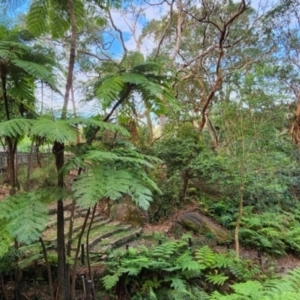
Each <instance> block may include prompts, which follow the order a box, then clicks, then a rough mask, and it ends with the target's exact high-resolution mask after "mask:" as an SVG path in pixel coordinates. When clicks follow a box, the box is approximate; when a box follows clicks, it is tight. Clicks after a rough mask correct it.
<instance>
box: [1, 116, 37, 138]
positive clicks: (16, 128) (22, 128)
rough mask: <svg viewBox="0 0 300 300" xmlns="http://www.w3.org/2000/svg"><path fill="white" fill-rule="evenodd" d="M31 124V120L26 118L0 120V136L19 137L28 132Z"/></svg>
mask: <svg viewBox="0 0 300 300" xmlns="http://www.w3.org/2000/svg"><path fill="white" fill-rule="evenodd" d="M31 126H32V121H31V120H27V119H13V120H8V121H4V122H0V136H3V137H19V136H23V135H24V134H26V133H28V132H29V130H30V128H31Z"/></svg>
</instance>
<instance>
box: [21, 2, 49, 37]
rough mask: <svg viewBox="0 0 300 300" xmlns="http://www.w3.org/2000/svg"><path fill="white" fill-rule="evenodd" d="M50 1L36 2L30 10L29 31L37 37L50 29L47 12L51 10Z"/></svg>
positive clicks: (28, 15) (27, 19) (27, 18)
mask: <svg viewBox="0 0 300 300" xmlns="http://www.w3.org/2000/svg"><path fill="white" fill-rule="evenodd" d="M49 4H50V3H49V1H47V0H40V1H34V2H33V3H32V4H31V5H30V8H29V11H28V14H27V16H26V21H27V27H28V30H29V31H30V32H31V33H33V34H34V35H36V36H39V35H41V34H42V33H43V32H46V31H47V29H48V22H47V20H48V18H47V10H48V8H49Z"/></svg>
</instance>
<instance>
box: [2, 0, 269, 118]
mask: <svg viewBox="0 0 300 300" xmlns="http://www.w3.org/2000/svg"><path fill="white" fill-rule="evenodd" d="M149 1H151V3H163V4H160V5H149V4H146V3H145V2H144V1H142V0H134V4H135V5H134V7H133V8H134V9H135V10H134V9H133V10H132V9H130V7H129V6H127V7H124V8H126V10H127V14H124V13H122V12H120V11H117V10H113V11H112V12H111V14H112V18H113V21H114V24H115V26H116V27H117V28H119V29H120V30H121V31H122V33H123V38H124V41H125V45H126V47H127V49H128V50H138V47H137V43H136V39H135V37H134V35H135V36H136V37H137V38H138V37H139V36H140V35H141V33H142V30H143V28H144V26H145V25H146V24H147V23H148V22H150V21H151V20H158V19H160V18H161V17H162V16H163V15H165V14H166V13H167V12H168V9H169V6H168V5H167V4H166V2H161V1H154V0H149ZM29 2H30V1H29V0H15V1H14V2H13V6H12V7H11V8H10V10H9V11H8V13H7V15H6V17H7V18H8V19H11V18H15V19H17V18H18V15H19V14H23V13H25V12H26V11H27V10H28V7H29ZM267 2H268V1H266V0H252V3H251V4H252V5H253V6H254V7H256V8H259V7H263V6H265V5H266V4H267ZM127 3H128V2H127ZM268 3H269V4H271V2H270V1H269V2H268ZM127 5H129V4H127ZM137 9H138V10H137ZM137 12H139V13H141V15H140V16H139V18H138V19H136V14H137ZM105 35H107V36H106V37H107V38H108V37H109V34H108V33H107V34H104V36H105ZM117 36H118V35H117ZM153 48H154V40H153V39H151V38H147V40H146V41H144V42H143V44H142V45H141V47H140V49H139V50H140V51H141V52H142V53H143V54H144V55H148V54H149V53H150V52H151V50H152V49H153ZM108 53H109V55H111V56H112V57H113V58H116V59H119V58H121V57H122V53H123V50H122V45H121V42H120V41H118V39H115V40H114V42H113V44H112V47H111V48H110V50H109V51H108ZM76 75H77V76H76V77H77V78H78V77H80V76H81V79H82V80H83V79H85V78H84V75H83V74H81V75H80V74H76ZM61 90H62V91H63V90H64V84H62V86H61ZM40 96H41V90H38V97H39V98H40ZM61 98H62V96H58V95H55V94H54V93H52V92H50V91H47V90H46V89H45V90H44V100H43V101H44V106H45V107H49V108H52V109H54V110H56V109H58V108H60V107H61V106H62V105H61V104H62V99H61ZM75 98H76V100H77V101H76V102H77V106H78V109H79V110H81V111H82V110H86V114H88V113H94V112H95V107H93V106H94V104H91V105H87V104H82V103H80V99H81V98H82V95H81V94H80V93H79V92H78V91H77V90H76V91H75ZM69 107H71V103H70V105H69ZM88 111H89V112H88Z"/></svg>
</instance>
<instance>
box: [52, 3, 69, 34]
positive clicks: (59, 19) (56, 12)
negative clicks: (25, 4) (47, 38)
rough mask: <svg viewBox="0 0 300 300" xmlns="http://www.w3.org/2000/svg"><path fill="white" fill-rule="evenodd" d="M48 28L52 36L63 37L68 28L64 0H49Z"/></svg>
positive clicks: (67, 15) (67, 16)
mask: <svg viewBox="0 0 300 300" xmlns="http://www.w3.org/2000/svg"><path fill="white" fill-rule="evenodd" d="M48 19H49V29H50V32H51V35H52V36H53V37H54V38H59V37H63V35H64V33H65V32H66V31H67V30H68V29H69V28H70V18H69V14H68V7H67V2H66V1H60V2H59V1H53V0H52V1H51V5H50V6H49V9H48Z"/></svg>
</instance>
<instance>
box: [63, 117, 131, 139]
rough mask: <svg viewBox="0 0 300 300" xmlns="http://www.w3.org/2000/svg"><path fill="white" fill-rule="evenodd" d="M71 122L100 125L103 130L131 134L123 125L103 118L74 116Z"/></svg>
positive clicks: (93, 125) (92, 125)
mask: <svg viewBox="0 0 300 300" xmlns="http://www.w3.org/2000/svg"><path fill="white" fill-rule="evenodd" d="M69 123H70V124H81V125H83V126H89V127H94V128H96V127H98V128H100V129H102V130H108V131H111V132H119V133H120V134H122V135H123V136H130V134H129V132H128V131H127V130H126V129H125V128H124V127H122V126H118V125H115V124H111V123H108V122H103V121H101V120H97V119H96V118H95V117H92V118H72V119H69Z"/></svg>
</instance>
